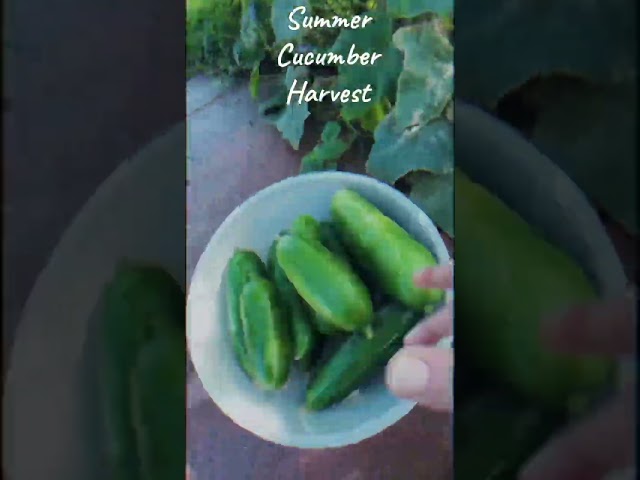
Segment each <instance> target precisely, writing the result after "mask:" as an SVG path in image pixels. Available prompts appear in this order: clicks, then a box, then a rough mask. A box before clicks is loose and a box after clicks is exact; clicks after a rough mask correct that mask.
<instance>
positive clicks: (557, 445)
mask: <svg viewBox="0 0 640 480" xmlns="http://www.w3.org/2000/svg"><path fill="white" fill-rule="evenodd" d="M634 410H635V405H634V402H633V395H628V396H626V397H619V398H618V399H616V400H615V401H614V403H611V404H609V405H608V406H606V407H605V408H603V409H602V410H600V411H598V412H597V413H596V414H595V415H593V416H591V417H589V418H588V419H587V420H585V421H583V423H581V424H578V425H576V426H575V427H573V428H572V429H570V430H567V431H566V432H564V433H562V434H561V435H560V436H558V437H556V438H555V439H553V440H552V441H551V442H550V443H548V444H547V445H546V446H545V447H544V449H543V450H542V451H541V452H540V453H539V454H538V455H536V456H535V457H534V459H533V460H532V461H530V462H529V464H528V465H526V466H525V468H524V470H523V471H522V473H521V475H520V477H519V478H520V480H592V479H593V480H601V479H602V478H603V477H604V476H605V475H606V474H607V473H610V472H611V471H613V470H615V469H620V468H624V467H626V466H630V465H632V464H633V461H634V455H635V438H634V429H635V421H634V419H633V418H629V417H630V415H632V413H631V412H633V411H634Z"/></svg>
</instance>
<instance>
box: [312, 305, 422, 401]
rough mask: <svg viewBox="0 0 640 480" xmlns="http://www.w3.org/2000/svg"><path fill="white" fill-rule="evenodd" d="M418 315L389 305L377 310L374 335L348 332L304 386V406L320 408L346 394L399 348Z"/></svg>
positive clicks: (360, 383) (361, 382)
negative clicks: (305, 388) (305, 390)
mask: <svg viewBox="0 0 640 480" xmlns="http://www.w3.org/2000/svg"><path fill="white" fill-rule="evenodd" d="M419 320H420V314H419V313H418V312H415V311H413V310H411V309H407V308H406V307H404V306H399V305H388V306H386V307H384V308H382V309H381V310H380V311H379V312H377V313H376V316H375V319H374V323H373V336H372V337H371V338H367V337H366V336H365V335H362V334H359V333H355V334H352V335H350V336H349V337H348V338H347V339H346V340H345V341H344V342H343V343H342V344H341V345H340V347H339V348H338V349H337V351H336V352H335V353H334V354H333V355H332V356H331V357H330V358H329V359H328V360H327V361H326V363H324V365H322V366H321V367H320V369H319V370H318V371H317V372H316V374H315V375H314V377H313V379H312V380H311V382H310V383H309V385H308V387H307V393H306V402H305V403H306V408H307V409H308V410H311V411H315V410H323V409H325V408H328V407H330V406H332V405H334V404H336V403H338V402H340V401H342V400H344V399H345V398H346V397H348V396H349V395H350V394H351V393H352V392H354V391H355V390H356V389H357V388H358V387H360V386H361V385H362V384H363V383H364V382H366V381H367V380H368V379H369V378H370V377H371V375H373V374H374V373H375V372H376V370H377V369H379V368H380V367H382V366H384V365H386V363H387V362H388V361H389V360H390V359H391V357H393V355H395V353H396V352H397V351H398V350H399V349H400V348H401V347H402V341H403V338H404V336H405V335H406V334H407V333H408V332H409V331H410V330H411V329H412V328H413V327H414V326H415V325H416V323H417V322H418V321H419Z"/></svg>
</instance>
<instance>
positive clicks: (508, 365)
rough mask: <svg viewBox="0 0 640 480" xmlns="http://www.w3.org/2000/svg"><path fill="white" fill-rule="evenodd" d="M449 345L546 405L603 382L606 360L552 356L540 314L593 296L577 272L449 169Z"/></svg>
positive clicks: (562, 403) (494, 201)
mask: <svg viewBox="0 0 640 480" xmlns="http://www.w3.org/2000/svg"><path fill="white" fill-rule="evenodd" d="M455 181H456V185H455V187H456V188H455V190H456V191H455V202H456V267H457V268H456V274H455V279H456V281H455V286H456V342H457V344H458V345H459V349H460V350H461V351H464V352H465V355H467V356H468V357H469V359H470V361H471V362H472V363H473V364H474V365H475V366H476V367H478V368H479V369H480V370H482V371H483V372H485V373H486V374H487V375H489V376H491V377H492V378H493V379H494V380H497V381H499V382H504V383H506V384H508V385H510V386H511V387H512V388H514V389H515V390H516V391H517V392H519V393H520V394H522V395H524V396H526V397H528V398H530V399H532V400H534V401H537V402H539V403H540V404H543V405H547V406H549V407H554V408H562V409H564V408H565V407H566V406H567V404H568V403H570V402H571V401H572V400H576V398H579V397H581V396H583V395H587V396H588V395H591V393H592V392H595V391H597V390H600V389H601V388H602V387H604V386H606V384H607V382H608V381H609V379H610V377H611V372H612V363H611V362H610V361H609V360H606V359H602V358H595V357H586V356H585V357H578V356H569V355H563V354H560V353H553V352H551V351H549V350H548V349H547V348H545V347H544V346H543V345H542V343H541V341H540V340H539V338H540V332H539V329H540V319H541V318H542V317H543V316H544V315H548V314H553V313H555V312H556V311H558V310H560V309H563V308H565V307H567V306H570V305H573V304H578V303H582V302H585V301H590V300H593V299H595V298H596V297H597V295H596V292H595V289H594V288H593V286H592V285H591V283H590V282H589V280H588V279H587V277H586V275H585V274H584V272H583V271H582V270H581V269H580V268H579V267H578V266H577V265H576V264H575V263H574V262H573V261H572V260H571V259H570V258H569V257H568V256H567V255H565V254H564V253H563V252H562V251H560V250H558V249H557V248H555V247H553V246H552V245H550V244H549V243H547V242H546V241H545V240H544V239H543V238H541V237H540V236H538V235H537V234H536V232H534V231H533V229H532V228H531V227H530V226H529V225H528V224H527V223H526V222H525V221H524V220H522V218H520V217H519V216H518V215H517V214H516V213H514V212H513V211H512V210H510V209H509V208H508V207H507V206H505V205H504V204H503V203H502V202H501V201H500V200H498V199H497V198H496V197H494V196H493V195H491V194H490V193H489V192H487V191H486V190H485V189H484V188H482V187H481V186H479V185H477V184H475V183H474V182H472V181H471V180H470V179H469V178H468V177H467V176H466V175H464V174H463V173H462V172H457V173H456V179H455Z"/></svg>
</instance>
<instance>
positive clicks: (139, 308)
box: [100, 262, 185, 480]
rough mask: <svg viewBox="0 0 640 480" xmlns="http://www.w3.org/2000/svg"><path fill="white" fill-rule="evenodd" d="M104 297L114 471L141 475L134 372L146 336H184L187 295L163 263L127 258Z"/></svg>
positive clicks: (106, 411) (104, 371)
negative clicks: (133, 406)
mask: <svg viewBox="0 0 640 480" xmlns="http://www.w3.org/2000/svg"><path fill="white" fill-rule="evenodd" d="M102 301H103V305H102V306H103V309H102V319H101V320H102V321H101V333H102V335H101V336H100V338H101V341H102V344H101V346H100V350H101V351H100V357H101V364H102V365H101V368H100V389H101V391H102V395H101V398H102V402H103V404H102V410H103V415H104V417H105V431H106V445H107V457H108V462H109V468H110V470H111V472H110V476H111V477H112V478H119V479H123V480H126V479H131V480H138V478H139V463H138V453H137V447H136V433H135V430H134V427H133V420H132V411H131V402H130V394H131V391H130V378H131V373H132V371H133V368H134V366H135V363H136V360H137V356H138V353H139V351H140V349H141V348H142V346H143V345H144V344H145V342H147V341H150V340H151V339H153V338H154V337H156V336H158V335H166V334H173V335H176V336H178V337H180V338H184V308H185V296H184V292H183V290H182V289H181V287H180V285H178V283H177V282H176V281H175V280H174V279H173V278H172V277H171V276H170V275H169V274H168V273H167V272H165V271H164V270H162V269H161V268H158V267H153V266H148V265H141V264H134V263H130V262H123V263H122V264H121V265H120V266H119V267H118V269H117V271H116V273H115V276H114V278H113V279H112V280H111V282H110V283H109V284H108V285H107V287H106V289H105V292H104V295H103V299H102Z"/></svg>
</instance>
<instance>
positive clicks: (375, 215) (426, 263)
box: [331, 190, 444, 311]
mask: <svg viewBox="0 0 640 480" xmlns="http://www.w3.org/2000/svg"><path fill="white" fill-rule="evenodd" d="M331 215H332V218H333V220H334V222H335V224H336V226H337V228H338V231H339V232H340V238H341V239H342V241H343V242H344V244H345V245H346V247H347V250H348V252H349V254H350V255H351V256H352V258H353V261H354V262H355V263H357V264H358V268H360V269H362V270H364V271H366V272H367V277H368V278H374V279H376V282H377V283H378V284H379V286H380V288H381V289H382V290H383V292H384V293H385V294H386V295H388V296H389V297H390V298H392V299H394V300H396V301H398V302H400V303H402V304H403V305H405V306H407V307H409V308H413V309H415V310H416V311H424V309H425V307H426V306H427V305H438V304H440V303H441V302H442V301H443V300H444V291H443V290H440V289H424V288H419V287H416V286H415V284H414V282H413V276H414V274H415V273H416V272H418V271H420V270H423V269H425V268H427V267H432V266H435V265H437V260H436V258H435V257H434V256H433V254H432V253H431V252H430V251H429V250H428V249H427V248H426V247H425V246H424V245H422V244H421V243H420V242H418V241H417V240H416V239H414V238H413V237H412V236H411V235H409V233H407V231H405V230H404V229H403V228H402V227H401V226H400V225H398V224H397V223H396V222H394V221H393V220H392V219H390V218H389V217H387V216H386V215H384V214H383V213H382V212H381V211H380V210H378V208H376V207H375V206H374V205H373V204H372V203H370V202H369V201H368V200H366V199H365V198H363V197H362V196H361V195H359V194H358V193H356V192H354V191H352V190H340V191H338V192H337V193H336V194H335V195H334V196H333V199H332V201H331Z"/></svg>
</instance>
